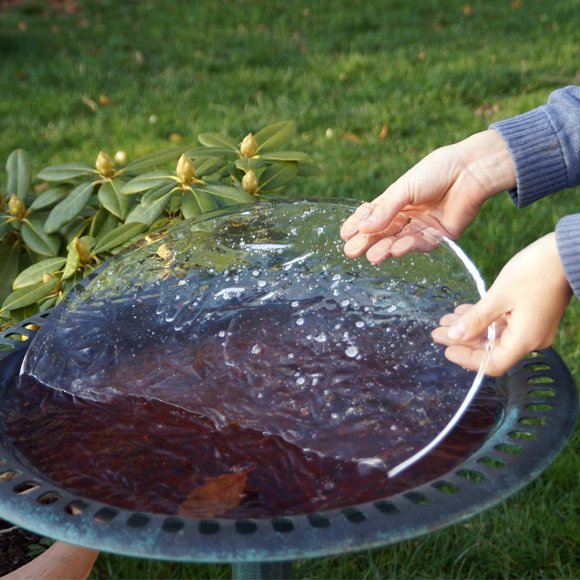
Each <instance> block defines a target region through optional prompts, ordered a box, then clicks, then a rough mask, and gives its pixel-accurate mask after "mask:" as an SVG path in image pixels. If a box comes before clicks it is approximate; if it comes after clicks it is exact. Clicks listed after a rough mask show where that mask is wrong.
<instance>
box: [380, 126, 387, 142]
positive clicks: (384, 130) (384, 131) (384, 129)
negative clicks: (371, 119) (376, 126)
mask: <svg viewBox="0 0 580 580" xmlns="http://www.w3.org/2000/svg"><path fill="white" fill-rule="evenodd" d="M388 136H389V126H388V125H383V127H382V129H381V132H380V133H379V139H380V140H381V141H384V140H385V139H386V138H387V137H388Z"/></svg>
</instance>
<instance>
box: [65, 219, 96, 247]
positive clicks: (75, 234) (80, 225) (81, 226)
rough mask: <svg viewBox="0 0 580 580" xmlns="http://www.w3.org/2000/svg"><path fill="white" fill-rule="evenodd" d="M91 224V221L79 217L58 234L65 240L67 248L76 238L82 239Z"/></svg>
mask: <svg viewBox="0 0 580 580" xmlns="http://www.w3.org/2000/svg"><path fill="white" fill-rule="evenodd" d="M90 223H91V221H90V220H88V219H86V220H84V219H83V218H81V217H77V218H75V219H73V221H72V222H70V223H68V224H66V226H64V227H62V228H61V229H60V230H59V231H58V233H59V234H60V235H61V236H62V237H63V238H64V239H65V242H66V246H67V247H68V245H69V244H70V243H71V241H72V240H74V238H80V237H81V236H82V235H83V234H84V232H85V230H86V229H87V228H88V227H89V226H90Z"/></svg>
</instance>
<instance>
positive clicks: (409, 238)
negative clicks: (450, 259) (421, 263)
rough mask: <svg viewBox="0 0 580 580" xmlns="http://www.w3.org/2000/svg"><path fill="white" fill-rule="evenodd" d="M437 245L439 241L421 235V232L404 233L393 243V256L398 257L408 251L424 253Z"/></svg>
mask: <svg viewBox="0 0 580 580" xmlns="http://www.w3.org/2000/svg"><path fill="white" fill-rule="evenodd" d="M438 247H439V242H438V241H437V240H435V239H433V238H431V237H430V236H423V235H422V234H421V233H414V234H411V235H405V236H402V237H400V238H397V240H396V241H395V242H394V243H393V250H392V252H393V256H395V257H396V258H400V257H401V256H404V255H405V254H408V253H409V252H421V253H424V254H426V253H427V252H430V251H431V250H434V249H435V248H438Z"/></svg>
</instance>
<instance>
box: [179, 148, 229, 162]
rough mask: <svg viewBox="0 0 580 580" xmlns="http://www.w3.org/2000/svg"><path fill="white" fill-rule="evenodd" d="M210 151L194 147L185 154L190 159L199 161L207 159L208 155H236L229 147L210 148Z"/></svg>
mask: <svg viewBox="0 0 580 580" xmlns="http://www.w3.org/2000/svg"><path fill="white" fill-rule="evenodd" d="M210 149H211V151H208V148H207V147H194V148H193V149H188V150H187V151H186V152H185V154H186V155H187V156H188V157H189V158H190V159H199V158H200V157H207V154H208V153H211V154H212V155H231V154H232V153H237V152H238V150H237V149H236V150H235V151H234V150H233V149H232V148H231V147H210Z"/></svg>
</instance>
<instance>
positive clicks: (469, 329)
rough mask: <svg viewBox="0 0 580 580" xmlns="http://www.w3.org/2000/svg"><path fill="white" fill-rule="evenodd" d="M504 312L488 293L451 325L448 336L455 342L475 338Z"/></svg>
mask: <svg viewBox="0 0 580 580" xmlns="http://www.w3.org/2000/svg"><path fill="white" fill-rule="evenodd" d="M502 314H505V312H504V310H503V309H502V308H500V307H499V305H498V304H497V303H496V302H494V301H493V300H492V299H491V298H490V297H489V294H487V295H486V296H485V297H484V298H482V299H481V300H480V301H479V302H478V303H477V304H475V305H474V306H472V307H471V308H470V309H469V310H468V311H467V312H466V313H465V314H463V316H461V318H459V320H456V321H455V322H454V323H453V324H452V325H451V326H450V327H449V329H448V330H447V336H448V337H449V339H450V340H452V341H453V342H467V341H470V340H473V339H475V338H478V337H479V336H481V335H482V334H483V333H484V332H486V331H487V328H488V327H489V326H491V324H492V323H493V322H495V321H496V320H497V319H498V318H499V317H500V316H501V315H502Z"/></svg>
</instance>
